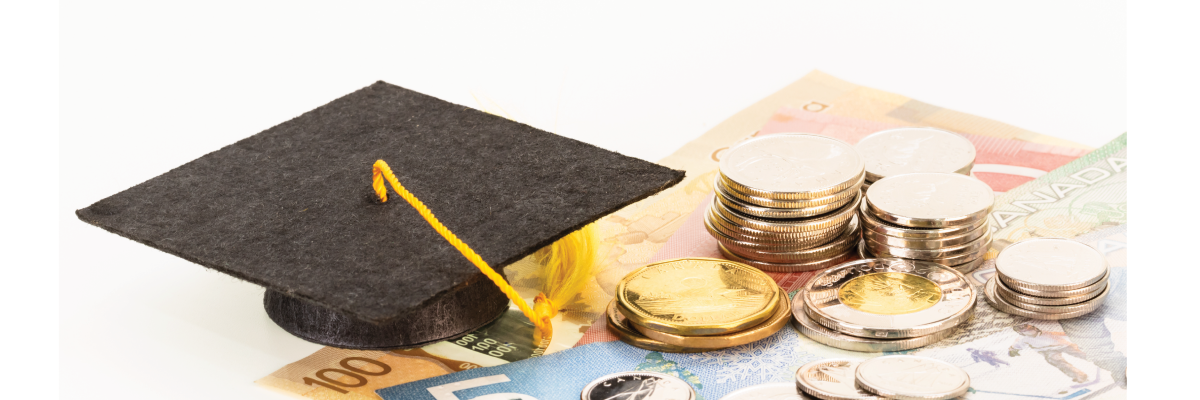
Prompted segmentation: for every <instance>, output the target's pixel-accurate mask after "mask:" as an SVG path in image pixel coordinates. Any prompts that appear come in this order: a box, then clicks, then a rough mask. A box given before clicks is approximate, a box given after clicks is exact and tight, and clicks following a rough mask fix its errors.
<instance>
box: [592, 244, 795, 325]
mask: <svg viewBox="0 0 1200 400" xmlns="http://www.w3.org/2000/svg"><path fill="white" fill-rule="evenodd" d="M616 297H617V300H618V303H617V305H618V306H619V307H620V308H619V309H620V311H621V313H622V314H624V315H625V317H626V318H629V320H630V322H632V323H633V324H634V325H640V326H644V327H648V328H651V329H654V330H656V331H659V332H667V333H676V334H680V335H721V334H726V333H729V332H736V331H740V330H744V329H746V328H749V327H752V326H756V325H759V324H761V323H762V322H763V321H765V320H767V319H768V318H771V316H772V315H774V314H775V310H776V309H777V308H778V304H779V285H776V284H775V281H773V280H771V277H770V276H767V274H764V273H763V272H762V271H759V270H757V269H754V267H751V266H748V265H745V264H739V263H736V262H731V261H727V260H718V259H714V258H680V259H674V260H667V261H662V262H657V263H653V264H648V265H646V266H644V267H641V268H638V269H636V270H634V271H633V272H630V273H629V274H628V275H626V276H625V278H623V279H621V282H620V283H619V284H617V296H616Z"/></svg>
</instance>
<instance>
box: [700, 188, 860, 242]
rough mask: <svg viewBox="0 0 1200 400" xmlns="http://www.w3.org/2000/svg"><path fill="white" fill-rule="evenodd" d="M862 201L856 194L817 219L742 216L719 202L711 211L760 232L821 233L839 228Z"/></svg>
mask: <svg viewBox="0 0 1200 400" xmlns="http://www.w3.org/2000/svg"><path fill="white" fill-rule="evenodd" d="M861 200H862V194H861V193H859V194H856V195H855V196H854V200H852V201H851V202H850V203H847V204H846V205H844V206H842V207H841V208H839V209H837V210H835V211H833V212H831V213H828V214H825V215H821V216H817V217H812V218H795V219H774V218H771V219H768V218H760V217H755V216H752V215H747V214H743V213H741V212H740V211H735V210H733V209H731V208H729V207H727V206H725V204H724V203H722V202H720V201H715V202H713V207H712V208H711V209H712V210H714V211H716V213H717V214H719V215H720V216H722V217H725V219H727V220H729V221H731V222H732V223H733V224H735V225H739V226H744V227H748V228H754V229H757V230H760V231H768V232H788V233H793V232H814V231H823V230H825V229H828V228H829V227H833V226H841V225H844V224H845V223H846V221H849V220H850V216H851V215H854V214H855V212H854V211H855V209H856V208H857V207H858V202H859V201H861Z"/></svg>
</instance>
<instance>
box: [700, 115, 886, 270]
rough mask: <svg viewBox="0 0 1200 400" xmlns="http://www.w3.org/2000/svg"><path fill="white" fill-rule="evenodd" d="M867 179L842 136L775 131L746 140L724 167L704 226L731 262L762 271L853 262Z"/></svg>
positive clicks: (729, 153)
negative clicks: (864, 182)
mask: <svg viewBox="0 0 1200 400" xmlns="http://www.w3.org/2000/svg"><path fill="white" fill-rule="evenodd" d="M864 177H865V171H864V163H863V159H862V157H860V156H859V155H858V152H857V151H855V150H854V147H853V146H851V145H849V144H847V143H846V142H842V141H840V140H837V139H832V138H828V137H825V136H819V135H811V134H778V135H771V136H764V137H760V138H755V139H751V140H747V141H745V142H743V143H741V144H739V145H737V146H736V147H734V148H732V149H730V150H729V152H728V153H727V154H726V155H725V157H724V158H722V159H721V162H720V174H719V175H718V177H717V179H716V182H715V184H714V186H715V187H716V199H715V200H714V201H713V203H712V206H711V207H709V210H708V214H707V215H706V216H705V220H704V225H705V228H707V229H708V232H709V233H710V234H712V236H713V237H714V238H716V239H717V241H718V242H719V243H720V246H721V253H722V254H724V255H725V256H726V257H728V258H729V259H731V260H735V261H738V262H742V263H745V264H749V265H752V266H754V267H756V268H759V269H761V270H763V271H771V272H794V271H811V270H817V269H821V268H827V267H830V266H833V265H837V264H838V263H841V262H843V261H846V260H848V259H851V258H854V257H855V256H856V254H857V252H856V249H855V246H857V244H858V240H859V237H860V234H859V231H860V226H859V225H860V224H859V219H858V217H857V209H858V205H859V203H860V202H861V200H862V192H861V191H860V190H859V187H860V186H861V185H862V183H863V179H864Z"/></svg>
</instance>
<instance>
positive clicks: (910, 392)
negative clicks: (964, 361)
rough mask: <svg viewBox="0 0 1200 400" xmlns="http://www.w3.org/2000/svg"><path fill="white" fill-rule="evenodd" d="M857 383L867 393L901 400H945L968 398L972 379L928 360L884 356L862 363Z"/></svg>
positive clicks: (856, 379) (915, 357) (948, 364)
mask: <svg viewBox="0 0 1200 400" xmlns="http://www.w3.org/2000/svg"><path fill="white" fill-rule="evenodd" d="M854 380H855V383H857V384H858V385H859V386H860V387H862V388H863V389H864V390H866V391H868V392H871V393H875V394H877V395H880V396H884V397H887V398H890V399H898V400H944V399H952V398H955V397H958V396H962V395H964V394H967V389H969V388H970V387H971V376H970V375H967V372H966V371H963V370H962V369H961V368H958V367H955V366H954V365H951V364H950V363H948V362H945V361H942V360H936V359H932V358H929V357H918V356H907V355H900V356H883V357H875V358H872V359H870V360H867V361H863V362H862V364H859V365H858V369H856V370H854Z"/></svg>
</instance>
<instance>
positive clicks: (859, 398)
mask: <svg viewBox="0 0 1200 400" xmlns="http://www.w3.org/2000/svg"><path fill="white" fill-rule="evenodd" d="M859 362H860V361H859V360H855V359H850V358H826V359H824V360H817V361H813V362H810V363H808V364H804V365H801V366H800V368H798V369H796V388H797V389H800V391H802V392H804V393H805V394H808V395H811V396H813V397H816V398H819V399H823V400H875V399H879V398H880V397H879V396H876V395H874V394H871V393H869V392H866V391H863V390H862V389H859V388H858V386H856V385H855V384H854V370H855V369H857V368H858V364H859Z"/></svg>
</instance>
